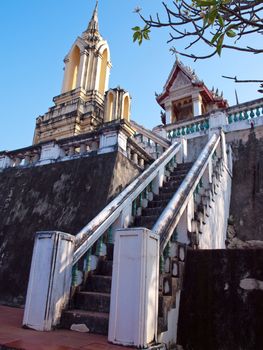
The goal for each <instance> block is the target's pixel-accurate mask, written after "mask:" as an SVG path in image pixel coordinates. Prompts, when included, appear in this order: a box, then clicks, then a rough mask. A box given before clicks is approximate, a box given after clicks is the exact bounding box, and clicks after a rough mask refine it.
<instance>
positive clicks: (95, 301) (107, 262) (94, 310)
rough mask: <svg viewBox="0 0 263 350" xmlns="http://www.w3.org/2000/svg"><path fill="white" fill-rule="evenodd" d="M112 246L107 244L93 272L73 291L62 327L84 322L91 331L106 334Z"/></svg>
mask: <svg viewBox="0 0 263 350" xmlns="http://www.w3.org/2000/svg"><path fill="white" fill-rule="evenodd" d="M111 246H113V245H111ZM112 248H113V247H111V248H110V249H109V244H108V245H107V251H109V250H110V253H109V254H107V256H104V257H100V258H99V261H98V265H97V269H96V271H95V273H92V274H90V275H89V276H88V278H87V280H86V283H85V284H84V286H83V287H82V288H81V289H79V290H77V291H76V292H75V295H74V298H73V300H72V301H71V305H70V309H69V310H65V311H64V312H63V314H62V318H61V327H62V328H66V329H72V326H73V325H81V324H82V325H83V324H84V325H86V327H87V328H88V330H87V331H89V332H91V333H97V334H104V335H107V334H108V326H109V312H110V292H111V276H112V263H113V260H112V258H113V255H112V252H113V249H112Z"/></svg>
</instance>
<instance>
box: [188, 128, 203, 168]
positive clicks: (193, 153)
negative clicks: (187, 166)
mask: <svg viewBox="0 0 263 350" xmlns="http://www.w3.org/2000/svg"><path fill="white" fill-rule="evenodd" d="M207 142H208V135H204V136H198V137H194V138H192V139H188V140H187V162H194V161H195V160H196V159H197V158H198V156H199V154H200V153H201V152H202V150H203V149H204V147H205V145H206V144H207Z"/></svg>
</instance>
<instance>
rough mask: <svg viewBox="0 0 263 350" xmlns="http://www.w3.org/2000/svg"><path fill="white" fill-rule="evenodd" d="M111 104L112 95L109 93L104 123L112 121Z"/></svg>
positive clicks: (112, 100)
mask: <svg viewBox="0 0 263 350" xmlns="http://www.w3.org/2000/svg"><path fill="white" fill-rule="evenodd" d="M113 102H114V95H113V93H112V92H110V93H109V94H108V97H107V106H106V114H105V117H104V121H105V122H110V121H111V120H112V119H113Z"/></svg>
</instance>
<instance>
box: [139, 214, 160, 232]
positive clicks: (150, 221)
mask: <svg viewBox="0 0 263 350" xmlns="http://www.w3.org/2000/svg"><path fill="white" fill-rule="evenodd" d="M157 219H158V216H155V215H152V216H137V217H136V218H135V223H134V226H135V227H146V228H148V229H152V227H153V225H154V224H155V222H156V221H157Z"/></svg>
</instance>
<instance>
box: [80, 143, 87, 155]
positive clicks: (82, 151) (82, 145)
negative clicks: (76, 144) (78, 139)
mask: <svg viewBox="0 0 263 350" xmlns="http://www.w3.org/2000/svg"><path fill="white" fill-rule="evenodd" d="M86 152H87V145H86V144H85V143H82V144H81V145H80V154H84V153H86Z"/></svg>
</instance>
